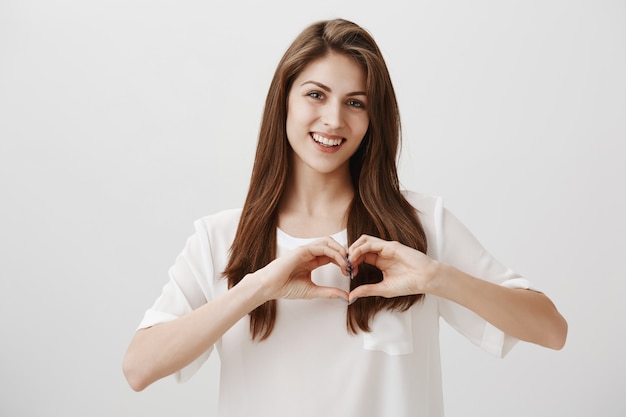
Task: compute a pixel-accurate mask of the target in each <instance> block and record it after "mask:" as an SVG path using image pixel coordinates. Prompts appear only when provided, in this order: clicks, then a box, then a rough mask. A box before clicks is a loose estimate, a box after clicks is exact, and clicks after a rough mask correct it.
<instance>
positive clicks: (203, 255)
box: [138, 221, 214, 382]
mask: <svg viewBox="0 0 626 417" xmlns="http://www.w3.org/2000/svg"><path fill="white" fill-rule="evenodd" d="M194 226H195V233H194V234H193V235H192V236H190V237H189V238H188V239H187V242H186V244H185V247H184V249H183V250H182V252H181V253H180V254H179V255H178V257H177V258H176V261H175V263H174V265H172V266H171V267H170V269H169V280H168V282H167V283H166V284H165V285H164V286H163V289H162V291H161V294H160V295H159V297H158V298H157V299H156V301H155V302H154V304H153V305H152V307H150V308H149V309H148V310H147V311H146V312H145V314H144V317H143V320H142V321H141V322H140V324H139V326H138V329H144V328H147V327H151V326H154V325H157V324H160V323H164V322H168V321H172V320H175V319H177V318H178V317H181V316H183V315H185V314H187V313H190V312H192V311H193V310H195V309H196V308H198V307H200V306H202V305H203V304H205V303H206V302H207V301H208V300H210V299H212V298H213V294H212V293H213V291H212V287H211V285H210V283H211V278H212V277H213V275H214V274H213V262H212V259H211V247H210V241H209V238H208V233H207V230H206V228H205V227H204V223H203V222H202V221H196V222H195V223H194ZM212 350H213V348H212V347H211V348H210V349H209V350H207V351H206V352H204V353H203V354H202V355H200V356H199V357H198V358H196V359H195V360H194V361H193V362H192V363H190V364H189V365H187V366H186V367H185V368H183V369H181V370H180V371H178V372H176V374H175V377H176V380H177V381H178V382H183V381H186V380H187V379H189V378H190V377H191V375H193V374H194V373H195V372H196V371H197V370H198V369H199V368H200V366H202V364H203V363H204V362H205V361H206V360H207V359H208V357H209V355H210V354H211V351H212Z"/></svg>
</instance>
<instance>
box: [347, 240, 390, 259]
mask: <svg viewBox="0 0 626 417" xmlns="http://www.w3.org/2000/svg"><path fill="white" fill-rule="evenodd" d="M388 243H389V242H387V241H386V240H382V239H379V238H377V237H373V236H368V235H362V236H361V237H360V238H358V239H357V240H356V241H355V242H354V243H353V244H352V245H350V248H348V252H349V253H350V258H349V259H350V262H354V263H359V261H360V260H361V259H360V257H362V256H363V255H364V254H366V253H370V252H374V253H379V252H381V251H382V250H383V249H384V248H385V245H386V244H388Z"/></svg>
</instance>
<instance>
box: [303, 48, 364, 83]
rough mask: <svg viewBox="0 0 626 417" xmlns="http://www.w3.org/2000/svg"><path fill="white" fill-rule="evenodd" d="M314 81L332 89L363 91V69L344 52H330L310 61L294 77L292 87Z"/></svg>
mask: <svg viewBox="0 0 626 417" xmlns="http://www.w3.org/2000/svg"><path fill="white" fill-rule="evenodd" d="M309 81H314V82H317V83H321V84H324V85H326V86H328V87H330V88H331V90H332V91H334V92H337V93H340V92H347V91H350V92H352V91H365V85H366V76H365V71H364V70H363V68H362V67H361V65H359V63H357V61H356V60H354V59H353V58H351V57H349V56H346V55H344V54H339V53H336V52H330V53H328V54H326V55H325V56H323V57H321V58H318V59H316V60H313V61H311V62H310V63H309V64H307V66H306V67H304V69H303V70H302V72H301V73H300V74H299V75H298V77H296V79H295V81H294V87H300V86H301V85H302V83H307V82H309Z"/></svg>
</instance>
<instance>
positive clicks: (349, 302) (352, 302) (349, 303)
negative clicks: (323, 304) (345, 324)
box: [348, 297, 359, 305]
mask: <svg viewBox="0 0 626 417" xmlns="http://www.w3.org/2000/svg"><path fill="white" fill-rule="evenodd" d="M358 299H359V298H358V297H357V298H355V299H354V300H352V301H348V305H351V304H354V302H355V301H356V300H358Z"/></svg>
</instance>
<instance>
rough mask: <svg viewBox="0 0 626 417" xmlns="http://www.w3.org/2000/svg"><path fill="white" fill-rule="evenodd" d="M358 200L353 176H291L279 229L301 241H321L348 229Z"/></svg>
mask: <svg viewBox="0 0 626 417" xmlns="http://www.w3.org/2000/svg"><path fill="white" fill-rule="evenodd" d="M353 196H354V188H353V186H352V180H351V179H350V173H349V172H348V171H347V169H346V170H345V172H342V173H338V172H335V173H332V174H320V173H314V174H312V173H310V172H309V173H306V174H305V173H298V172H292V173H290V179H289V180H288V182H287V184H286V188H285V191H284V193H283V196H282V198H281V202H280V208H279V213H278V226H279V227H280V228H281V229H282V230H284V231H285V232H286V233H288V234H290V235H292V236H297V237H318V236H324V235H330V234H333V233H336V232H338V231H340V230H342V229H344V228H345V227H346V226H347V220H348V208H349V207H350V203H351V202H352V199H353Z"/></svg>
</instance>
